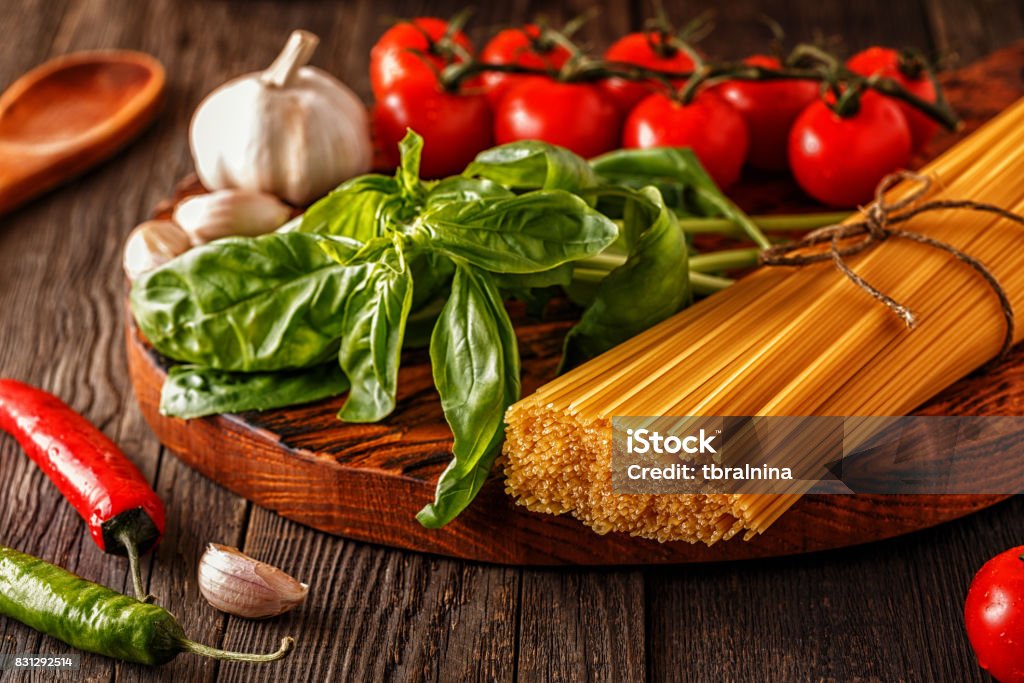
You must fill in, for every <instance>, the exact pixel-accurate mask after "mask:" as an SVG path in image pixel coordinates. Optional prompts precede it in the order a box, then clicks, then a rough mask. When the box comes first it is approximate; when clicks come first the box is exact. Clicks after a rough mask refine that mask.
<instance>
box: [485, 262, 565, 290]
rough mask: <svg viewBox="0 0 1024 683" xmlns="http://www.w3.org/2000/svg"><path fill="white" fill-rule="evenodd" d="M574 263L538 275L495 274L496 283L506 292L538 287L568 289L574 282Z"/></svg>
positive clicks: (537, 273) (540, 272)
mask: <svg viewBox="0 0 1024 683" xmlns="http://www.w3.org/2000/svg"><path fill="white" fill-rule="evenodd" d="M572 270H573V264H572V263H563V264H562V265H560V266H556V267H554V268H551V269H549V270H541V271H538V272H536V273H493V276H494V277H493V279H494V283H495V284H496V285H498V287H499V288H501V289H503V290H506V291H516V290H522V289H533V288H537V287H566V286H568V285H569V283H570V282H572Z"/></svg>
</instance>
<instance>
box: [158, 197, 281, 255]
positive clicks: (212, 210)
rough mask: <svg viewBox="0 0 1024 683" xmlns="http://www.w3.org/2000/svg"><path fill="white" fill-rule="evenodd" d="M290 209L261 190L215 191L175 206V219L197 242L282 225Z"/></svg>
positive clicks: (253, 233) (202, 242)
mask: <svg viewBox="0 0 1024 683" xmlns="http://www.w3.org/2000/svg"><path fill="white" fill-rule="evenodd" d="M291 214H292V211H291V209H289V208H288V206H287V205H286V204H284V203H283V202H281V201H280V200H279V199H278V198H277V197H274V196H272V195H269V194H265V193H263V192H253V191H252V190H216V191H214V192H210V193H208V194H199V195H195V196H194V197H189V198H188V199H185V200H183V201H182V202H181V203H180V204H178V205H177V206H176V207H174V222H175V223H177V224H178V225H180V226H181V229H182V230H184V231H185V233H186V234H187V235H188V236H189V238H190V239H191V240H192V244H195V245H199V244H205V243H206V242H210V241H213V240H215V239H219V238H221V237H231V236H233V235H244V236H246V237H254V236H256V235H263V234H266V233H268V232H273V231H274V230H276V229H277V228H279V227H281V226H282V225H284V223H285V221H287V220H288V217H289V216H291Z"/></svg>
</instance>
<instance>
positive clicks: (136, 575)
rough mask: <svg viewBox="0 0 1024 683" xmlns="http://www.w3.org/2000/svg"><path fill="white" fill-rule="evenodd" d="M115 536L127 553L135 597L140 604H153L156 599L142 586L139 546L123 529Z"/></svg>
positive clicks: (129, 533)
mask: <svg viewBox="0 0 1024 683" xmlns="http://www.w3.org/2000/svg"><path fill="white" fill-rule="evenodd" d="M117 536H118V538H119V539H120V540H121V544H122V545H123V546H124V549H125V550H126V551H127V552H128V573H129V574H131V575H132V587H133V588H134V590H135V597H137V598H138V599H139V600H141V601H142V602H153V601H154V600H155V599H156V597H155V596H154V595H151V594H150V593H149V592H148V591H147V590H146V587H145V586H144V585H142V561H141V559H140V558H139V546H137V545H136V544H135V539H134V537H133V536H132V534H131V532H130V531H129V530H128V529H124V530H123V531H122V532H121V533H119V534H118V535H117Z"/></svg>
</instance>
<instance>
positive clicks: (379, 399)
mask: <svg viewBox="0 0 1024 683" xmlns="http://www.w3.org/2000/svg"><path fill="white" fill-rule="evenodd" d="M370 265H371V269H370V271H369V272H368V273H367V275H366V277H365V279H364V280H363V281H362V282H361V283H359V285H358V286H357V287H356V288H355V289H354V290H353V291H352V293H351V295H350V296H349V298H348V301H347V302H346V304H345V314H344V316H343V321H344V327H343V329H344V331H345V336H344V338H343V339H342V341H341V348H340V350H339V351H338V359H339V362H340V364H341V369H342V370H343V371H344V372H345V376H346V377H348V380H349V382H350V383H351V385H352V387H351V389H350V390H349V394H348V399H347V400H346V401H345V405H343V406H342V407H341V411H340V412H339V413H338V417H339V418H341V419H342V420H345V421H346V422H377V421H378V420H381V419H383V418H384V417H386V416H387V415H389V414H390V413H391V412H392V411H393V410H394V409H395V394H396V391H397V387H398V366H399V363H400V355H401V351H402V339H403V337H404V336H405V324H406V320H407V319H408V317H409V310H410V308H411V306H412V292H413V280H412V274H411V273H410V271H409V268H408V266H407V264H406V261H405V257H404V256H403V254H402V251H401V249H398V248H394V249H391V250H388V251H385V252H383V253H382V254H381V259H380V260H379V261H377V262H375V263H371V264H370Z"/></svg>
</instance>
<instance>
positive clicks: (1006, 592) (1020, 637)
mask: <svg viewBox="0 0 1024 683" xmlns="http://www.w3.org/2000/svg"><path fill="white" fill-rule="evenodd" d="M1022 554H1024V545H1022V546H1018V547H1016V548H1012V549H1010V550H1007V551H1006V552H1004V553H1001V554H999V555H996V556H995V557H993V558H992V559H991V560H989V561H988V562H986V563H985V565H984V566H983V567H982V568H981V569H980V570H979V571H978V573H977V574H976V575H975V577H974V580H973V581H971V588H970V590H969V591H968V592H967V602H966V603H965V604H964V622H965V623H966V626H967V637H968V639H969V640H970V641H971V647H973V648H974V654H975V655H977V657H978V664H979V665H981V668H983V669H985V670H986V671H988V672H989V673H990V674H992V676H993V677H995V678H996V679H997V680H999V681H1001V683H1021V682H1024V561H1022V560H1021V559H1020V558H1021V555H1022Z"/></svg>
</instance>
